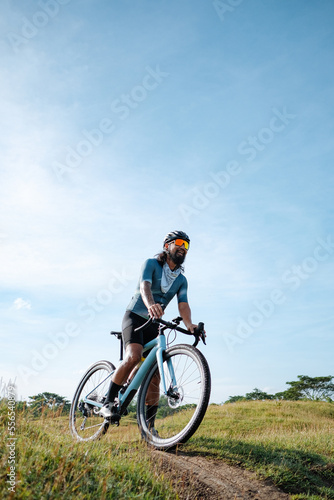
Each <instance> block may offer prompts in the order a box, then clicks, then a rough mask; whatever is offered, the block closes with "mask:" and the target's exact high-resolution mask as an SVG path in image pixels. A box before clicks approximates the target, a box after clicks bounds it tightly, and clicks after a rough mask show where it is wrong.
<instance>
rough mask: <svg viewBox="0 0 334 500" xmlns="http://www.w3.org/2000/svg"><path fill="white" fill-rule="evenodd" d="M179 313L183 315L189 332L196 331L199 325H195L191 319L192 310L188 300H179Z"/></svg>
mask: <svg viewBox="0 0 334 500" xmlns="http://www.w3.org/2000/svg"><path fill="white" fill-rule="evenodd" d="M179 313H180V316H181V317H182V320H183V323H184V324H185V325H186V328H187V330H189V332H191V333H194V330H195V328H197V325H194V324H193V322H192V321H191V310H190V307H189V304H188V302H179Z"/></svg>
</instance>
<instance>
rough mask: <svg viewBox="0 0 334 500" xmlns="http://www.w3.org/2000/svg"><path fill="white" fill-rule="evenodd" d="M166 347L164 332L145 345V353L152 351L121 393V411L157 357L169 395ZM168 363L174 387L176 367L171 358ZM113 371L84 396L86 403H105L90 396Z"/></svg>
mask: <svg viewBox="0 0 334 500" xmlns="http://www.w3.org/2000/svg"><path fill="white" fill-rule="evenodd" d="M166 347H167V346H166V337H165V335H164V334H163V333H159V335H158V337H157V338H155V339H153V340H151V341H150V342H148V343H147V344H145V345H144V353H145V352H146V351H148V350H150V349H151V352H150V353H149V355H148V356H147V358H146V359H145V360H144V361H143V363H142V365H141V366H140V368H139V370H138V371H137V373H136V374H135V376H134V377H133V379H132V381H131V383H130V384H129V386H128V387H127V389H126V391H125V392H124V394H121V393H119V401H120V407H121V412H122V409H123V408H122V407H123V405H124V403H126V405H125V408H126V406H127V405H128V404H129V403H130V401H131V400H132V399H133V397H134V395H135V393H136V392H137V391H138V389H139V387H140V385H141V383H142V382H143V380H144V378H145V375H146V374H147V372H148V370H149V369H150V368H151V366H152V365H153V364H154V362H155V359H156V360H157V363H158V368H159V373H160V379H161V382H162V387H163V391H164V394H165V395H167V391H168V388H167V387H166V379H165V374H164V371H163V353H164V351H165V350H166ZM167 364H168V370H169V374H170V377H171V384H172V387H176V379H175V373H174V368H173V364H172V362H171V360H168V361H167ZM113 373H114V372H113V371H112V372H111V373H109V375H108V376H107V377H106V378H105V379H104V380H102V382H100V384H99V385H98V386H97V387H95V388H94V389H93V390H92V391H90V393H89V394H87V396H86V397H85V398H84V402H85V403H88V404H91V405H94V406H98V407H100V408H101V407H102V406H103V403H100V402H97V401H94V400H93V399H89V396H90V395H91V394H92V393H94V391H95V389H97V388H98V387H99V386H100V385H101V384H103V383H104V382H105V381H106V380H107V379H108V378H110V377H111V376H112V374H113Z"/></svg>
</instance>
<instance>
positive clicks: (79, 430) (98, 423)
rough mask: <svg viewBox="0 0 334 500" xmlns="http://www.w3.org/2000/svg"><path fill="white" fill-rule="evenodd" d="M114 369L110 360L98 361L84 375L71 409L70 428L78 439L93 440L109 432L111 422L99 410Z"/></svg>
mask: <svg viewBox="0 0 334 500" xmlns="http://www.w3.org/2000/svg"><path fill="white" fill-rule="evenodd" d="M114 370H115V367H114V365H113V364H112V363H110V362H109V361H98V362H97V363H94V364H93V365H92V366H91V367H89V368H88V370H87V372H86V373H85V375H84V376H83V377H82V379H81V381H80V383H79V385H78V388H77V390H76V391H75V394H74V397H73V401H72V406H71V409H70V429H71V433H72V434H73V436H74V437H75V438H76V439H78V441H92V440H94V439H97V438H98V437H100V436H101V435H103V434H105V433H106V432H107V430H108V427H109V423H108V422H106V421H105V420H104V419H103V417H100V416H99V410H100V408H101V405H102V404H103V402H104V399H105V396H106V394H107V391H108V388H109V384H110V374H111V373H112V372H113V371H114ZM96 403H98V405H97V404H96Z"/></svg>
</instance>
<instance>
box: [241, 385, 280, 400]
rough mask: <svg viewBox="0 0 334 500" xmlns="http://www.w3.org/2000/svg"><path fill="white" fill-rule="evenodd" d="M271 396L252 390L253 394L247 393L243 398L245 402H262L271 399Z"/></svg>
mask: <svg viewBox="0 0 334 500" xmlns="http://www.w3.org/2000/svg"><path fill="white" fill-rule="evenodd" d="M273 397H274V396H273V395H272V394H267V393H266V392H263V391H261V390H260V389H257V388H256V387H255V389H253V392H248V393H247V394H246V396H245V399H246V401H263V400H264V399H273Z"/></svg>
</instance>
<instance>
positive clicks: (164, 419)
mask: <svg viewBox="0 0 334 500" xmlns="http://www.w3.org/2000/svg"><path fill="white" fill-rule="evenodd" d="M163 372H164V375H165V381H166V389H167V394H164V390H163V387H162V381H161V380H160V376H159V369H158V365H157V363H155V364H154V365H152V367H151V368H150V370H149V371H148V373H147V375H146V377H145V379H144V381H143V383H142V385H141V388H140V392H139V395H138V403H137V408H138V411H137V419H138V425H139V428H140V429H141V432H142V436H143V438H144V439H145V440H146V441H147V442H148V443H149V444H151V445H153V446H154V447H155V448H157V449H159V450H165V449H170V448H174V447H175V446H176V445H177V444H180V443H185V442H186V441H187V440H188V439H189V438H190V437H191V436H192V435H193V434H194V432H195V431H196V430H197V428H198V426H199V425H200V423H201V422H202V420H203V417H204V415H205V412H206V409H207V407H208V403H209V399H210V391H211V377H210V370H209V366H208V363H207V361H206V359H205V357H204V356H203V354H202V353H201V352H200V351H198V350H197V349H195V348H194V347H192V346H189V345H176V346H175V347H171V348H170V349H167V350H166V352H165V354H164V361H163ZM152 407H155V408H152ZM153 421H154V425H152V423H153Z"/></svg>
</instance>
